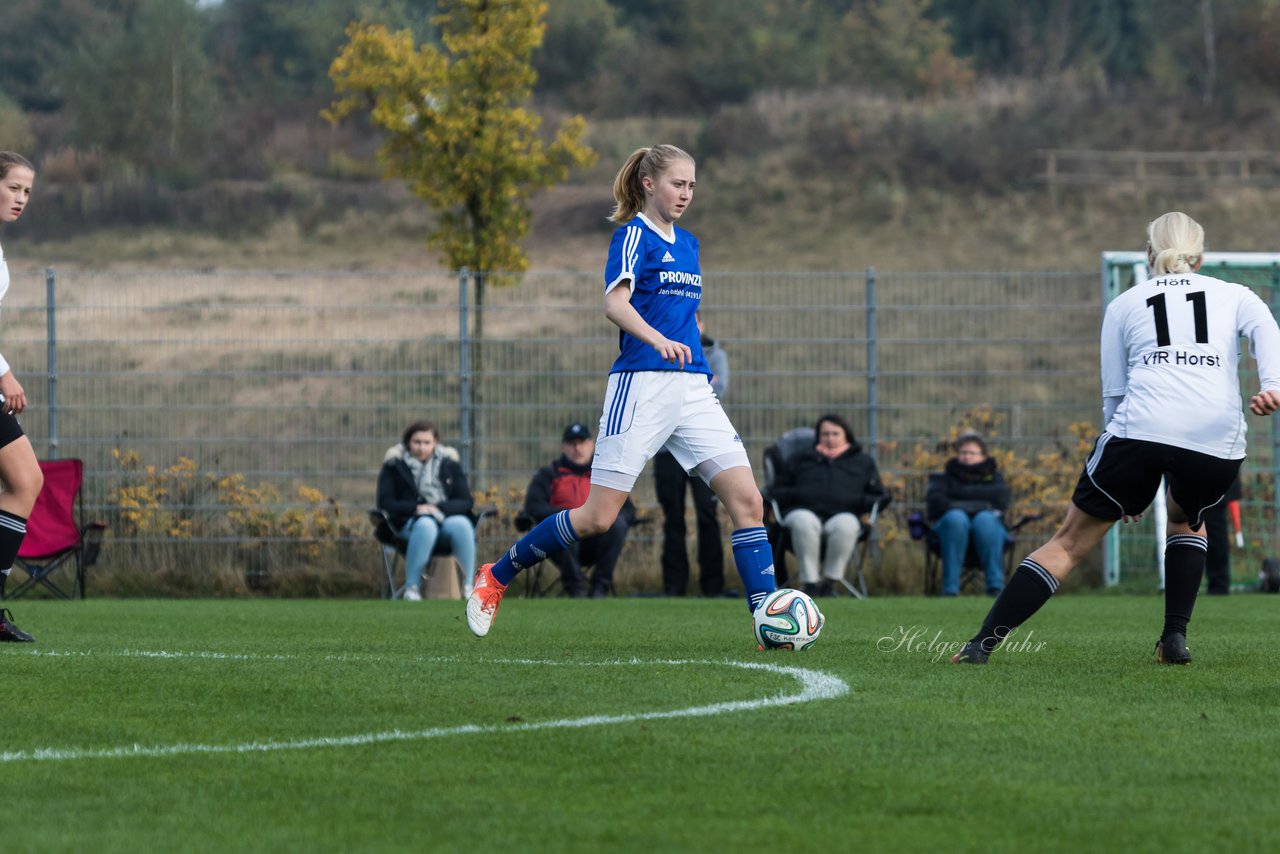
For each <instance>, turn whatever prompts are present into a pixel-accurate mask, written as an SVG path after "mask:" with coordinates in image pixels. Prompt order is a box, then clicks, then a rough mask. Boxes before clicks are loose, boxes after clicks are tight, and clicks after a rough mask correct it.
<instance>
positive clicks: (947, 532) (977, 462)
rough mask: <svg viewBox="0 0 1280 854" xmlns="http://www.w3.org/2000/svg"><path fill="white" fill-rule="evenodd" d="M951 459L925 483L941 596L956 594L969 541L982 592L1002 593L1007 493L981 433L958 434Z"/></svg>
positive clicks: (1002, 478) (927, 509) (958, 589)
mask: <svg viewBox="0 0 1280 854" xmlns="http://www.w3.org/2000/svg"><path fill="white" fill-rule="evenodd" d="M955 449H956V455H955V456H954V457H952V458H951V459H949V460H947V463H946V466H945V468H944V469H943V471H942V472H941V473H940V474H937V475H934V476H932V477H930V478H929V488H928V491H927V492H926V493H925V510H926V512H927V513H928V517H929V524H930V525H932V526H933V530H934V531H935V532H936V533H937V535H938V544H939V546H941V557H942V595H943V596H958V595H960V571H961V569H962V568H963V566H964V557H965V553H966V552H967V551H968V550H969V545H970V543H971V542H972V545H973V549H974V551H975V552H976V553H977V555H978V561H979V563H980V564H981V565H982V571H983V574H984V576H985V577H986V585H987V593H989V594H990V595H992V596H995V595H997V594H998V593H999V592H1000V591H1001V590H1003V589H1004V569H1003V567H1002V565H1001V564H1002V563H1003V560H1004V546H1005V539H1006V534H1007V532H1006V530H1005V526H1004V512H1005V511H1006V510H1008V509H1009V499H1010V490H1009V484H1007V483H1005V480H1004V475H1002V474H1001V473H1000V470H999V468H998V467H997V465H996V461H995V460H993V459H992V458H991V457H989V456H987V442H986V440H985V439H983V438H982V434H980V433H976V432H973V431H967V432H964V433H961V434H960V435H959V436H958V437H957V438H956V442H955Z"/></svg>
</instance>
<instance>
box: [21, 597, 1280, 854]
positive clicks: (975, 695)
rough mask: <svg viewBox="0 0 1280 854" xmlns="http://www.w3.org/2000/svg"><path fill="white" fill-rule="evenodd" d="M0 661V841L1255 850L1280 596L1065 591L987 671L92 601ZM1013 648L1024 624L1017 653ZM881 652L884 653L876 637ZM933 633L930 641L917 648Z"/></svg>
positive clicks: (1271, 746) (845, 647) (425, 611)
mask: <svg viewBox="0 0 1280 854" xmlns="http://www.w3.org/2000/svg"><path fill="white" fill-rule="evenodd" d="M6 604H11V605H16V608H15V621H16V622H17V624H18V625H20V626H22V627H23V628H24V629H26V630H27V631H30V632H31V633H33V634H35V635H36V636H37V638H38V643H37V644H35V645H17V644H10V645H6V646H5V647H4V648H0V661H2V663H0V667H2V668H3V672H4V683H3V691H2V692H0V704H2V706H0V708H2V709H3V717H4V723H5V728H4V732H3V736H0V792H2V793H3V801H2V802H3V805H4V809H5V812H6V814H7V815H8V816H9V819H8V820H7V821H6V822H5V825H4V831H3V836H2V839H0V843H2V844H3V847H4V848H5V849H6V850H11V851H42V852H43V851H85V850H93V851H130V852H133V851H179V850H181V851H304V850H305V851H314V850H326V851H336V850H359V851H392V850H410V849H413V850H430V851H507V850H510V851H515V850H519V851H557V852H559V851H655V850H665V851H702V850H711V851H743V850H750V849H756V850H784V851H790V850H804V851H836V850H871V851H899V850H974V851H1013V850H1035V851H1044V850H1057V851H1077V850H1084V849H1090V850H1162V851H1203V850H1225V849H1231V850H1264V849H1268V848H1272V847H1273V846H1274V844H1275V843H1274V839H1275V829H1274V821H1273V817H1274V815H1275V814H1276V813H1277V810H1278V809H1280V795H1278V794H1277V792H1278V791H1280V788H1278V787H1277V785H1276V773H1275V772H1276V770H1277V767H1278V766H1277V761H1276V757H1277V751H1276V734H1277V732H1280V687H1278V683H1277V679H1276V664H1275V662H1276V658H1275V649H1276V644H1275V631H1274V626H1275V624H1276V623H1275V620H1276V610H1277V609H1278V608H1280V599H1278V598H1274V597H1270V598H1269V597H1265V596H1262V595H1244V594H1242V595H1236V596H1231V597H1228V598H1225V599H1217V598H1215V599H1202V600H1201V602H1200V603H1199V606H1198V608H1197V612H1196V617H1195V620H1194V622H1193V623H1192V632H1191V638H1190V639H1191V644H1190V645H1191V648H1192V650H1193V652H1194V653H1195V655H1196V661H1195V663H1194V664H1192V665H1191V666H1190V667H1183V668H1169V667H1158V666H1156V665H1155V664H1153V663H1152V660H1151V649H1152V646H1153V645H1154V642H1155V639H1156V635H1157V634H1158V630H1159V625H1160V620H1161V615H1162V605H1161V601H1160V599H1159V598H1157V597H1156V596H1154V595H1105V594H1073V595H1069V596H1064V597H1063V598H1062V599H1061V600H1059V601H1054V602H1051V603H1050V604H1049V606H1048V607H1047V608H1046V609H1045V610H1044V611H1043V612H1042V613H1041V614H1039V615H1038V616H1037V617H1036V619H1035V620H1033V621H1032V622H1031V624H1029V625H1028V626H1027V627H1025V628H1024V630H1023V633H1022V634H1021V635H1020V637H1021V648H1020V649H1017V650H1003V651H1002V652H999V653H997V654H996V655H995V656H993V657H992V662H991V664H990V665H989V666H987V667H985V668H976V667H952V666H949V665H947V664H945V663H944V662H945V657H946V655H948V654H949V652H950V651H951V649H953V648H954V644H956V643H957V642H959V641H960V640H962V639H963V638H964V637H966V636H967V635H968V634H970V633H971V632H972V631H973V630H974V628H976V625H977V624H978V622H980V620H981V617H982V615H983V614H984V613H985V610H986V607H987V604H988V600H985V599H978V598H963V599H960V600H926V599H918V598H879V599H871V600H868V601H864V602H857V601H852V600H848V599H839V600H834V601H832V600H824V603H823V604H824V607H825V611H826V614H827V627H826V630H825V632H824V634H823V636H822V638H821V639H820V641H819V643H818V645H817V646H816V647H815V648H814V649H812V650H810V651H808V652H805V653H799V654H797V653H785V652H774V653H758V652H757V651H756V650H755V647H754V644H753V642H752V641H751V640H750V635H749V631H748V618H747V615H746V610H745V608H744V607H743V606H742V604H741V603H740V602H738V601H729V600H725V601H706V600H696V599H695V600H687V601H684V600H681V601H672V600H664V599H629V598H617V599H611V600H606V601H582V600H565V599H551V600H524V599H514V600H511V601H508V602H507V603H505V604H504V606H503V610H502V611H501V612H500V614H499V619H498V621H497V623H496V625H495V627H494V630H493V632H492V634H491V635H490V636H489V637H488V638H487V639H485V640H483V641H479V640H476V639H475V638H473V637H471V635H470V634H469V633H468V632H467V629H466V627H465V623H464V621H463V620H462V610H461V607H460V603H456V602H439V601H431V602H424V603H421V604H420V605H414V604H410V603H402V602H395V603H389V602H370V601H358V602H336V601H313V600H296V601H289V600H285V601H281V600H263V601H221V600H218V601H181V602H171V601H137V600H114V601H112V600H88V601H85V602H75V603H70V604H68V603H53V602H41V601H36V602H27V601H25V600H24V601H20V602H17V603H6ZM1015 637H1019V636H1015ZM904 641H905V642H904ZM939 642H941V643H942V644H946V645H947V646H946V648H945V649H940V648H939Z"/></svg>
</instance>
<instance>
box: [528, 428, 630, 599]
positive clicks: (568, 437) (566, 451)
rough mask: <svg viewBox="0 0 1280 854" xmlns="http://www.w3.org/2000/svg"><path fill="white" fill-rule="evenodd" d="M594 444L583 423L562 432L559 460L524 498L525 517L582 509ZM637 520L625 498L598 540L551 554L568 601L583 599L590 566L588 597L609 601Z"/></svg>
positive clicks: (542, 473) (546, 468) (589, 539)
mask: <svg viewBox="0 0 1280 854" xmlns="http://www.w3.org/2000/svg"><path fill="white" fill-rule="evenodd" d="M595 450H596V443H595V440H594V439H593V438H592V437H591V431H590V430H589V429H588V428H587V426H586V425H585V424H582V423H581V422H577V421H575V422H574V423H572V424H570V425H569V426H568V427H566V428H564V435H563V436H562V437H561V442H560V458H559V459H557V460H556V461H555V462H553V463H551V465H548V466H543V467H542V468H541V469H539V470H538V473H537V474H535V475H534V476H533V480H531V481H530V482H529V488H528V490H527V491H526V492H525V496H524V511H523V512H524V515H526V516H528V517H529V518H530V519H531V520H532V521H533V522H534V523H535V524H536V523H538V522H541V521H542V520H543V519H546V518H547V517H549V516H553V515H555V514H556V513H559V512H560V511H562V510H572V509H573V508H575V507H580V506H582V503H583V502H584V501H586V500H587V492H588V491H589V490H590V489H591V460H592V457H593V456H594V455H595ZM634 516H635V507H634V505H633V504H632V503H631V500H630V499H628V500H627V503H626V504H625V505H624V506H623V508H622V512H621V513H619V514H618V518H617V519H616V520H615V521H614V523H613V525H612V527H610V528H609V530H607V531H605V532H604V533H603V534H600V535H599V536H596V537H586V538H585V539H583V540H581V541H579V542H577V543H574V544H573V545H571V546H570V547H569V548H567V549H565V550H564V551H562V552H558V553H556V554H553V555H551V560H552V561H553V562H554V563H555V564H556V566H558V567H559V568H560V583H561V585H562V586H563V587H564V592H565V594H566V595H568V596H574V597H579V596H584V595H586V594H587V592H588V591H587V590H586V589H584V581H585V579H584V578H583V573H582V567H584V566H594V567H595V570H594V571H593V572H592V573H591V586H590V595H591V596H593V597H601V596H607V595H608V594H609V590H610V588H611V587H612V586H613V571H614V568H615V567H616V566H617V565H618V558H619V557H620V556H621V555H622V547H623V545H624V544H625V543H626V540H627V528H628V527H629V526H630V524H631V520H632V519H633V518H634Z"/></svg>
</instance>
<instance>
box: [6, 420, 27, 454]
mask: <svg viewBox="0 0 1280 854" xmlns="http://www.w3.org/2000/svg"><path fill="white" fill-rule="evenodd" d="M25 435H26V434H25V433H23V432H22V427H21V426H19V424H18V419H17V418H14V417H13V416H12V415H10V414H9V413H8V412H0V448H3V447H4V446H5V445H8V444H9V443H10V442H16V441H18V439H20V438H22V437H23V436H25Z"/></svg>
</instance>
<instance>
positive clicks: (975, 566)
mask: <svg viewBox="0 0 1280 854" xmlns="http://www.w3.org/2000/svg"><path fill="white" fill-rule="evenodd" d="M1042 518H1043V515H1042V514H1040V513H1028V514H1027V515H1025V516H1023V517H1022V518H1021V519H1019V520H1018V521H1017V523H1016V524H1014V525H1013V526H1012V527H1010V528H1007V529H1006V530H1005V537H1004V546H1003V550H1002V554H1001V558H1002V560H1003V561H1004V580H1005V581H1008V580H1009V576H1010V575H1011V574H1012V573H1013V555H1014V548H1013V546H1014V544H1015V543H1016V542H1017V541H1018V532H1019V531H1020V530H1022V527H1023V526H1024V525H1029V524H1030V523H1032V522H1038V521H1040V519H1042ZM907 530H908V531H909V532H910V534H911V539H913V540H919V541H920V542H922V543H923V545H924V592H925V595H926V596H937V595H938V594H939V593H940V592H941V590H942V540H941V539H939V537H938V532H937V531H936V530H935V529H934V527H933V526H932V525H930V524H929V523H928V522H927V521H925V518H924V514H923V513H921V512H920V511H919V510H915V511H913V512H912V513H910V514H908V516H907ZM986 588H987V579H986V576H985V574H984V573H983V570H982V562H981V561H980V560H979V559H978V550H977V549H976V548H974V546H973V539H972V538H970V540H969V546H968V548H966V549H965V553H964V563H963V564H962V565H961V568H960V592H961V593H966V592H972V593H984V592H986Z"/></svg>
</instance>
